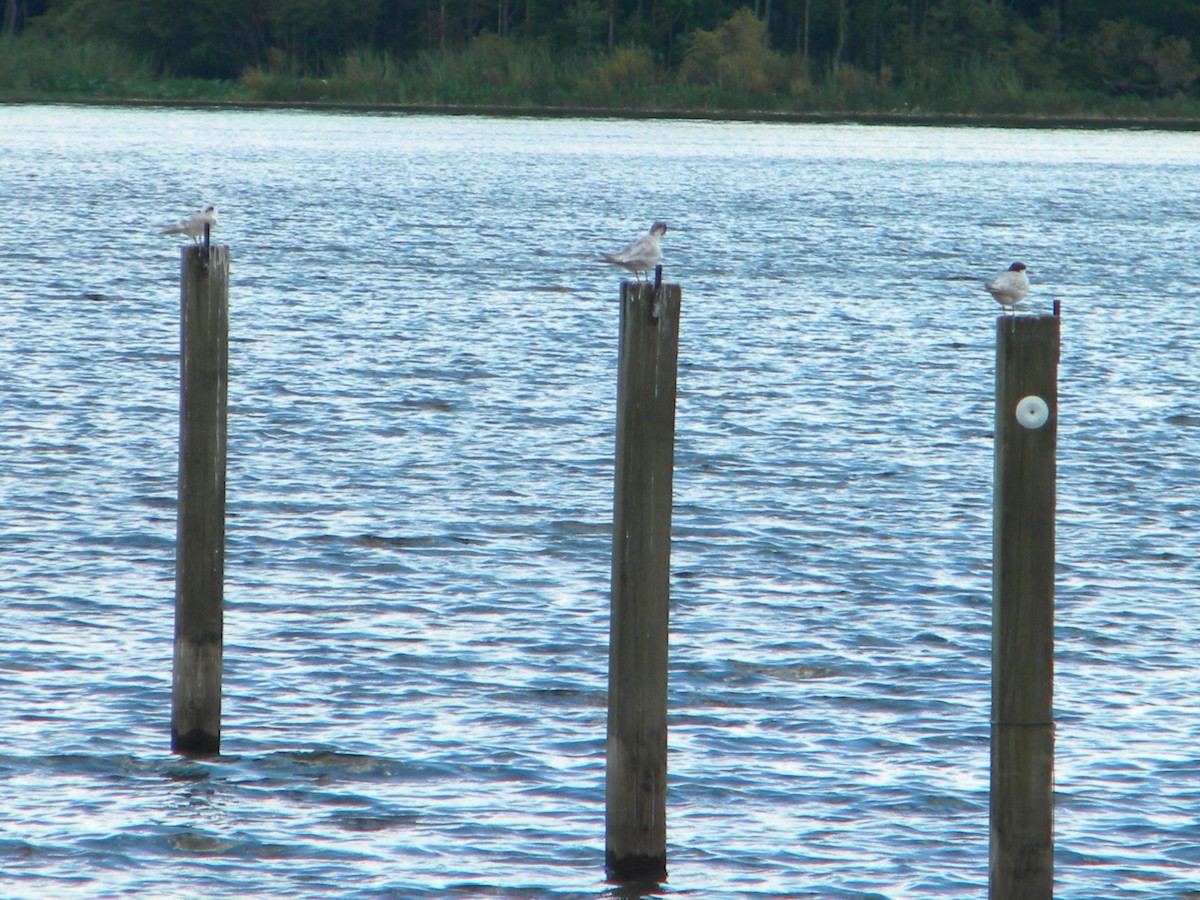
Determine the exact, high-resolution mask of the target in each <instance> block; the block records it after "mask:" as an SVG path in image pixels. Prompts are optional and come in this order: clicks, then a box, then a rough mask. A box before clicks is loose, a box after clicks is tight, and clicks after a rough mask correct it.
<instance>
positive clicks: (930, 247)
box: [0, 106, 1200, 900]
mask: <svg viewBox="0 0 1200 900" xmlns="http://www.w3.org/2000/svg"><path fill="white" fill-rule="evenodd" d="M1198 196H1200V135H1192V134H1185V133H1162V132H1153V131H1066V130H1063V131H1053V130H1046V131H1017V130H1003V129H986V130H985V129H966V128H963V129H935V128H923V129H918V128H912V129H901V128H888V127H865V126H854V125H759V124H745V123H739V124H723V123H713V122H622V121H589V120H572V119H555V120H550V121H537V120H504V119H489V118H476V117H453V118H435V117H424V116H404V115H396V116H367V115H361V116H356V115H333V114H329V115H326V114H316V113H302V112H217V111H177V110H175V111H169V110H117V109H85V108H52V107H38V106H8V107H0V596H2V597H3V602H4V605H3V623H4V624H3V628H2V629H0V697H2V698H3V702H2V703H0V873H2V874H0V884H2V888H3V890H2V892H0V893H2V894H3V896H4V897H6V898H45V897H47V896H52V897H53V896H57V897H86V898H109V897H121V896H138V897H154V898H198V897H209V896H228V897H255V898H259V897H261V898H276V897H279V898H283V897H288V898H328V897H345V898H364V900H365V898H423V897H448V898H481V897H507V898H562V900H566V898H595V897H602V896H608V895H610V893H611V894H612V895H616V894H615V892H614V889H613V888H611V886H608V885H606V884H605V883H604V873H603V852H604V732H605V716H606V699H605V691H606V687H607V652H608V621H607V616H608V587H609V585H608V580H609V565H610V541H609V527H610V522H611V505H612V452H613V441H614V436H613V423H614V417H615V410H614V399H615V385H616V370H615V364H616V328H617V304H616V299H617V295H618V284H619V279H620V275H621V273H620V272H619V271H617V270H613V269H611V268H610V267H606V266H604V265H602V264H599V263H596V262H595V261H594V260H595V257H596V255H597V252H598V251H600V250H614V249H617V248H618V247H620V246H621V245H623V244H624V243H626V242H627V241H628V240H631V239H632V238H634V237H635V236H637V234H638V233H640V232H642V231H644V230H645V229H646V228H648V227H649V225H650V223H651V222H653V221H654V220H656V219H662V220H664V221H666V222H667V223H668V225H669V227H670V231H669V232H668V234H667V236H666V240H665V242H664V261H663V262H664V267H665V271H666V278H667V279H668V280H670V281H676V282H678V283H680V284H681V285H682V288H683V319H682V330H681V350H680V378H679V391H680V394H679V401H678V415H677V444H676V480H675V518H674V527H675V532H674V543H673V549H672V572H673V577H672V649H671V652H672V657H671V672H670V679H671V688H670V709H671V734H670V762H669V766H670V779H671V780H670V786H669V793H668V829H669V833H668V837H669V848H668V867H669V870H670V877H669V881H668V883H667V884H666V885H664V886H663V887H662V889H661V892H660V893H662V894H665V895H672V894H677V895H681V896H687V897H704V898H709V897H713V898H728V897H749V898H766V897H813V898H881V897H882V898H933V897H945V898H964V897H979V896H983V895H984V894H985V892H986V883H987V853H988V833H987V832H988V809H987V788H988V720H989V701H990V681H989V679H990V655H989V654H990V634H991V632H990V628H991V622H990V592H991V583H990V578H991V575H990V560H991V496H990V494H991V477H992V440H991V427H992V415H993V412H992V397H993V361H994V342H995V334H994V332H995V320H996V315H997V313H998V311H999V310H998V307H997V306H996V305H995V303H994V302H993V301H992V300H991V299H990V298H989V297H988V296H987V294H985V293H984V292H983V291H982V290H981V283H982V281H983V280H984V279H986V278H987V277H989V276H991V275H992V274H994V273H995V272H998V271H999V270H1001V269H1003V268H1006V267H1007V266H1008V264H1009V263H1010V262H1012V261H1013V260H1014V259H1020V260H1021V261H1023V262H1026V263H1027V264H1028V265H1029V266H1030V269H1031V270H1032V272H1033V273H1034V274H1033V278H1032V281H1033V284H1034V288H1033V290H1032V291H1031V293H1030V298H1029V301H1028V302H1027V304H1026V305H1025V306H1026V308H1027V309H1028V310H1030V311H1048V310H1049V308H1050V305H1051V303H1052V302H1053V301H1055V300H1058V301H1061V303H1062V306H1063V322H1062V331H1063V349H1062V363H1061V369H1060V421H1059V447H1058V462H1059V473H1058V474H1059V480H1058V510H1059V517H1058V534H1057V559H1058V573H1059V577H1058V586H1057V672H1056V696H1055V700H1056V718H1057V721H1058V732H1057V760H1056V786H1057V809H1056V820H1055V838H1056V850H1057V853H1056V877H1057V896H1059V897H1061V898H1078V900H1096V898H1180V897H1188V896H1195V895H1197V893H1200V817H1198V815H1197V809H1200V753H1198V752H1197V750H1196V747H1197V746H1198V745H1200V699H1198V698H1200V692H1197V690H1196V688H1195V684H1196V672H1197V670H1198V668H1200V650H1197V648H1198V647H1200V617H1198V616H1197V615H1196V614H1195V608H1196V601H1197V599H1200V598H1198V597H1197V594H1198V593H1200V591H1198V585H1200V562H1198V560H1200V528H1198V526H1200V501H1197V497H1198V496H1200V375H1198V374H1197V366H1196V363H1197V360H1198V359H1200V328H1198V325H1200V321H1198V319H1200V315H1198V314H1197V312H1196V304H1195V294H1196V292H1195V287H1194V284H1193V280H1192V279H1193V277H1194V270H1195V265H1194V257H1195V244H1196V238H1197V232H1198V229H1197V225H1198V220H1200V212H1197V210H1198V209H1200V205H1198V204H1197V199H1198ZM204 203H215V204H217V206H218V207H219V209H220V214H221V221H220V224H219V226H218V229H217V231H216V232H215V237H216V239H217V240H219V241H221V242H223V243H227V244H228V245H229V246H230V248H231V256H232V266H231V285H230V304H231V335H232V342H231V348H232V349H231V366H232V375H231V384H230V405H231V406H230V436H229V488H228V511H229V521H228V553H227V559H226V602H227V610H226V620H225V634H226V648H225V663H226V672H225V694H224V704H225V707H224V720H223V726H224V730H223V740H222V750H223V755H222V756H221V757H220V758H218V759H215V760H209V761H188V760H185V759H181V758H178V757H175V756H173V755H172V754H171V753H170V752H169V735H168V729H169V716H170V708H169V707H170V678H171V642H172V628H173V605H172V604H173V591H174V580H173V579H174V534H175V514H174V502H175V490H176V485H175V478H176V452H177V436H178V420H177V403H178V399H177V391H178V361H177V354H178V329H179V326H178V272H179V249H178V245H179V243H180V242H179V239H177V238H165V237H161V236H159V235H158V233H157V229H156V228H155V227H154V226H155V225H156V223H159V222H167V221H171V220H174V219H175V218H178V217H180V216H182V215H184V214H186V213H188V212H190V211H192V210H193V209H196V208H199V207H200V206H201V205H203V204H204Z"/></svg>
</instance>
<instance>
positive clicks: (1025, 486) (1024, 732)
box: [988, 305, 1060, 900]
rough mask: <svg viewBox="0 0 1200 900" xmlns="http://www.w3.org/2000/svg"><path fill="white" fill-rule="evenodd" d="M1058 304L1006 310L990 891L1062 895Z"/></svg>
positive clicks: (1000, 359)
mask: <svg viewBox="0 0 1200 900" xmlns="http://www.w3.org/2000/svg"><path fill="white" fill-rule="evenodd" d="M1057 313H1058V309H1057V305H1056V308H1055V315H1053V316H1017V317H1016V318H1013V317H1003V316H1002V317H999V318H998V319H997V320H996V322H997V325H996V436H995V447H996V449H995V454H996V455H995V486H994V499H993V503H994V508H993V537H992V541H993V547H992V553H993V569H992V771H991V848H990V857H991V858H990V866H989V879H988V896H989V897H990V898H991V900H1042V898H1050V897H1053V895H1054V833H1053V827H1054V720H1053V694H1054V512H1055V445H1056V441H1057V432H1058V356H1059V323H1060V319H1059V317H1058V314H1057Z"/></svg>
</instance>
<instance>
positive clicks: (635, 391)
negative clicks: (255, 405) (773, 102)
mask: <svg viewBox="0 0 1200 900" xmlns="http://www.w3.org/2000/svg"><path fill="white" fill-rule="evenodd" d="M681 300H682V292H681V290H680V287H679V285H677V284H662V276H661V267H659V270H658V271H657V273H656V279H655V284H648V283H638V282H630V281H626V282H623V283H622V285H621V326H620V334H621V337H620V354H619V359H618V362H617V368H618V372H617V450H616V474H615V484H614V491H613V561H612V619H611V625H610V628H611V633H610V644H609V676H608V751H607V773H606V775H607V781H606V793H607V797H606V807H607V809H606V821H605V843H606V847H605V868H606V870H607V873H608V877H609V878H610V879H612V880H614V881H642V880H645V881H661V880H663V879H665V878H666V874H667V826H666V795H667V619H668V601H669V595H670V562H671V479H672V474H673V468H674V461H675V383H676V363H677V360H678V356H679V310H680V304H681Z"/></svg>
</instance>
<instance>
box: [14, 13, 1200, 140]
mask: <svg viewBox="0 0 1200 900" xmlns="http://www.w3.org/2000/svg"><path fill="white" fill-rule="evenodd" d="M1131 6H1133V4H1122V3H1120V2H1118V0H1070V3H1069V4H1068V3H1067V2H1066V0H1007V2H1005V0H789V2H787V3H783V2H778V0H777V2H776V3H774V4H772V2H771V0H755V8H754V9H750V8H748V7H742V6H739V4H738V3H737V2H736V0H603V2H601V0H542V2H540V3H539V2H538V0H523V2H522V3H519V4H517V5H513V4H512V0H419V2H418V0H389V2H387V3H384V2H383V0H251V2H246V0H211V2H207V3H203V4H201V3H195V2H183V0H4V2H3V8H4V10H5V15H4V17H3V29H2V31H0V99H59V98H62V99H89V98H104V99H108V98H131V99H147V100H168V101H169V100H197V101H206V100H211V101H234V102H246V103H252V102H281V103H301V102H304V103H331V104H351V105H353V104H400V105H406V106H422V105H436V106H488V107H499V106H503V107H515V108H545V107H568V108H597V109H605V108H608V109H622V110H624V109H635V110H636V109H642V110H694V111H699V110H727V111H751V110H752V111H764V112H778V113H784V112H795V113H806V112H808V113H845V112H861V113H887V114H896V115H914V116H915V115H946V114H951V115H961V114H967V115H1030V116H1096V117H1146V118H1200V64H1198V63H1197V59H1196V55H1195V51H1194V49H1193V48H1194V47H1195V46H1196V43H1195V42H1196V41H1200V0H1160V2H1156V3H1154V4H1137V6H1138V10H1137V11H1136V12H1132V11H1131V10H1130V9H1129V7H1131Z"/></svg>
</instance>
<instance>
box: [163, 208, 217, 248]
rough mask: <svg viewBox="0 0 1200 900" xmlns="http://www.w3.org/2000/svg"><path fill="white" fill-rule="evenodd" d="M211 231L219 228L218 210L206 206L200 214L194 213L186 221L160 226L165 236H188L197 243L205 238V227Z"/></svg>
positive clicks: (181, 220)
mask: <svg viewBox="0 0 1200 900" xmlns="http://www.w3.org/2000/svg"><path fill="white" fill-rule="evenodd" d="M205 225H207V226H208V228H209V230H210V231H211V230H212V229H214V228H216V227H217V208H216V207H215V206H206V207H204V209H202V210H201V211H200V212H197V213H192V214H191V215H190V216H188V217H187V218H186V219H180V220H179V221H178V222H176V223H175V224H174V225H160V226H159V227H160V228H162V233H163V234H186V235H187V236H188V237H190V238H191V239H192V240H193V241H194V242H195V243H200V240H201V239H202V238H203V237H204V226H205Z"/></svg>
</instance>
